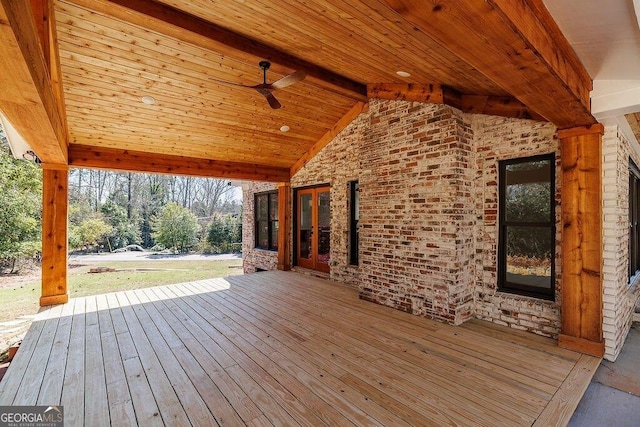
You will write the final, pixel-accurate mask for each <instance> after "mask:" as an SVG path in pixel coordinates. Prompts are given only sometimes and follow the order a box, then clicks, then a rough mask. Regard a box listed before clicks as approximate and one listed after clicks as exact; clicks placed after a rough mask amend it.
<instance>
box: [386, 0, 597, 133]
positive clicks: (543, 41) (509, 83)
mask: <svg viewBox="0 0 640 427" xmlns="http://www.w3.org/2000/svg"><path fill="white" fill-rule="evenodd" d="M384 2H385V3H386V4H387V5H388V6H389V7H391V8H392V9H394V10H395V11H396V12H397V13H399V14H400V15H401V16H403V17H404V18H405V19H407V20H408V21H409V22H411V23H412V24H413V25H415V26H416V28H417V29H419V30H421V31H422V32H424V33H425V34H427V35H428V36H429V37H431V38H432V39H434V40H435V41H437V42H438V43H440V44H441V45H442V46H444V47H446V48H447V49H448V50H449V51H451V52H452V53H454V54H455V55H456V56H458V57H459V58H460V59H462V60H463V61H465V62H466V63H467V64H469V65H471V66H472V67H474V68H475V69H477V70H478V71H479V72H481V73H482V74H484V75H485V76H486V77H487V78H489V79H490V80H492V81H494V82H495V83H496V84H498V85H500V86H501V87H502V88H504V89H505V90H506V91H507V92H509V93H510V94H511V95H513V96H514V97H516V98H517V99H518V100H519V101H521V102H522V103H524V104H525V105H527V106H528V107H529V108H531V109H532V110H534V111H536V112H537V113H538V114H540V115H541V116H543V117H545V118H546V119H547V120H549V121H551V122H552V123H554V124H555V125H556V126H558V127H559V128H567V127H574V126H582V125H590V124H593V123H596V120H595V119H594V118H593V116H592V115H591V113H590V103H589V91H590V90H591V79H590V78H589V76H588V74H587V72H586V71H585V69H584V67H583V66H582V64H581V63H580V61H579V59H578V58H577V56H576V55H575V52H573V50H571V49H570V48H569V47H567V46H568V42H567V41H566V39H564V37H563V36H562V33H561V32H560V31H559V30H558V31H554V30H553V29H554V28H555V29H557V26H555V23H554V22H553V18H552V17H551V15H550V14H549V12H548V11H547V10H546V8H545V7H544V5H543V4H542V0H522V1H512V0H471V1H459V0H439V1H438V2H431V3H425V2H424V1H422V0H384Z"/></svg>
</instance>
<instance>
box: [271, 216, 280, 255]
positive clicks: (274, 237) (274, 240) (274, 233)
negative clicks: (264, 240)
mask: <svg viewBox="0 0 640 427" xmlns="http://www.w3.org/2000/svg"><path fill="white" fill-rule="evenodd" d="M270 249H273V250H274V251H277V250H278V221H272V222H271V247H270Z"/></svg>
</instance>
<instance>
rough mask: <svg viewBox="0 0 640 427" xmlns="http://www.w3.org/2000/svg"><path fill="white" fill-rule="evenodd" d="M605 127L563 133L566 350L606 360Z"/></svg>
mask: <svg viewBox="0 0 640 427" xmlns="http://www.w3.org/2000/svg"><path fill="white" fill-rule="evenodd" d="M603 133H604V127H603V126H602V125H601V124H596V125H593V126H590V127H578V128H573V129H567V130H563V131H559V132H558V138H559V139H560V142H561V144H562V154H561V163H562V191H561V194H562V252H561V254H562V330H561V334H560V336H559V337H558V344H559V345H560V346H561V347H565V348H569V349H571V350H575V351H579V352H582V353H587V354H591V355H593V356H597V357H602V355H603V354H604V341H603V338H602V316H603V315H602V275H601V271H602V185H601V184H602V181H601V159H602V156H601V145H602V135H603Z"/></svg>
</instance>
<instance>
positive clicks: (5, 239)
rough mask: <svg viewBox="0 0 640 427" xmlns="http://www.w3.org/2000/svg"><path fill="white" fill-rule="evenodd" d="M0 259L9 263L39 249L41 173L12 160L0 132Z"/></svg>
mask: <svg viewBox="0 0 640 427" xmlns="http://www.w3.org/2000/svg"><path fill="white" fill-rule="evenodd" d="M0 138H1V139H2V143H1V144H0V260H1V261H5V262H7V261H8V262H9V263H11V272H12V273H13V272H15V268H16V261H17V260H18V259H20V258H25V257H31V256H33V255H35V253H36V252H38V251H39V250H40V247H41V243H40V224H41V216H42V173H41V171H40V169H39V168H38V167H37V166H36V165H35V164H34V163H31V162H27V161H25V160H17V159H14V158H13V157H12V156H11V154H10V151H9V147H8V144H7V143H6V141H5V139H4V136H3V133H2V132H0Z"/></svg>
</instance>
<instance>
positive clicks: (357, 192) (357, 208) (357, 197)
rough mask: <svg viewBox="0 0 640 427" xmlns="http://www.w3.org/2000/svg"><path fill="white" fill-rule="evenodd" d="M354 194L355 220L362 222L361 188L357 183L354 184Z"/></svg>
mask: <svg viewBox="0 0 640 427" xmlns="http://www.w3.org/2000/svg"><path fill="white" fill-rule="evenodd" d="M353 186H354V189H353V191H354V193H353V210H354V218H353V219H354V220H356V221H358V220H360V186H359V185H358V182H357V181H356V182H355V183H354V184H353Z"/></svg>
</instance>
